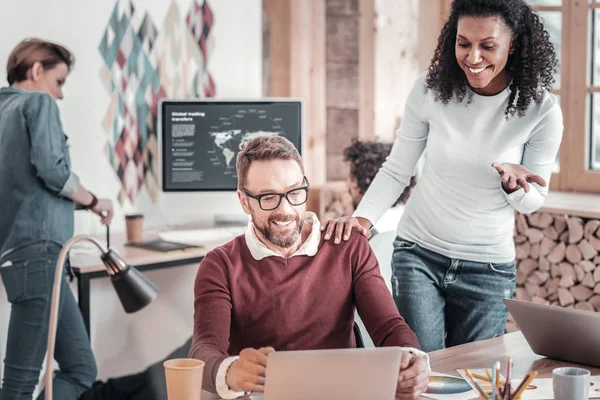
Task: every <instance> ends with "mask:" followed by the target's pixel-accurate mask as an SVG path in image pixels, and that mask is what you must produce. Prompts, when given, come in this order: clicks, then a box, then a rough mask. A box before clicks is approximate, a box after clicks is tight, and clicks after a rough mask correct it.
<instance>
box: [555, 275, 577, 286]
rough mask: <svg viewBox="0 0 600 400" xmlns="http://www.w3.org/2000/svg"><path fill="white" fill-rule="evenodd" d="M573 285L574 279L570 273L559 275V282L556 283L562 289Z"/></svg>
mask: <svg viewBox="0 0 600 400" xmlns="http://www.w3.org/2000/svg"><path fill="white" fill-rule="evenodd" d="M573 285H575V280H574V279H573V277H572V276H570V275H565V276H563V277H561V278H560V282H559V283H558V286H560V287H561V288H563V289H568V288H570V287H571V286H573Z"/></svg>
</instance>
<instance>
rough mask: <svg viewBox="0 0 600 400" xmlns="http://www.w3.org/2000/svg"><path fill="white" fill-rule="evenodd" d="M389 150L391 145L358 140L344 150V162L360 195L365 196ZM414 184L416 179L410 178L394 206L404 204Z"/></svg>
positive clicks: (353, 140) (354, 140)
mask: <svg viewBox="0 0 600 400" xmlns="http://www.w3.org/2000/svg"><path fill="white" fill-rule="evenodd" d="M391 150H392V144H391V143H381V142H374V141H361V140H358V139H352V144H351V145H350V146H348V147H346V148H345V149H344V161H347V162H349V163H350V176H351V177H353V178H354V179H356V182H357V185H358V191H359V192H360V194H361V195H364V194H365V192H366V191H367V189H368V188H369V185H371V182H373V179H375V175H377V172H378V171H379V168H381V165H382V164H383V163H384V162H385V159H386V158H387V156H389V155H390V151H391ZM416 184H417V178H416V177H414V176H413V177H411V178H410V183H409V185H408V186H407V187H406V188H405V189H404V191H403V192H402V194H401V195H400V197H399V198H398V200H397V201H396V203H395V204H394V205H398V204H405V203H406V202H407V201H408V198H409V197H410V195H411V193H412V191H413V189H414V187H415V185H416Z"/></svg>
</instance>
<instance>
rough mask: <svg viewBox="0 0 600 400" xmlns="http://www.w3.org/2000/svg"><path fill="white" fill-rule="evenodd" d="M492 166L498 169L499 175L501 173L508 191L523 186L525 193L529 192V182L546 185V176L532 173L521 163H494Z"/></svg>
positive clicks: (503, 183)
mask: <svg viewBox="0 0 600 400" xmlns="http://www.w3.org/2000/svg"><path fill="white" fill-rule="evenodd" d="M492 167H493V168H494V169H496V171H497V172H498V175H500V179H501V180H502V187H503V188H504V191H505V192H506V193H509V194H510V193H512V192H514V191H517V190H519V189H520V188H523V190H525V193H527V192H529V183H531V182H535V183H537V184H538V185H540V186H546V181H545V180H544V178H542V177H541V176H539V175H534V174H532V173H531V172H530V171H529V170H528V169H527V168H525V167H524V166H522V165H520V164H511V163H502V164H498V163H492Z"/></svg>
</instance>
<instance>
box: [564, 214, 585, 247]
mask: <svg viewBox="0 0 600 400" xmlns="http://www.w3.org/2000/svg"><path fill="white" fill-rule="evenodd" d="M567 226H568V227H569V243H570V244H574V243H579V241H580V240H581V239H582V238H583V221H582V220H581V218H577V217H571V218H567Z"/></svg>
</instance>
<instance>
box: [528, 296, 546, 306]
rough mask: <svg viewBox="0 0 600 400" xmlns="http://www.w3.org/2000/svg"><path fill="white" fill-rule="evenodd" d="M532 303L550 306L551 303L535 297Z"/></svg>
mask: <svg viewBox="0 0 600 400" xmlns="http://www.w3.org/2000/svg"><path fill="white" fill-rule="evenodd" d="M531 302H532V303H537V304H550V302H549V301H548V300H547V299H545V298H543V297H540V296H533V297H532V298H531Z"/></svg>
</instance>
